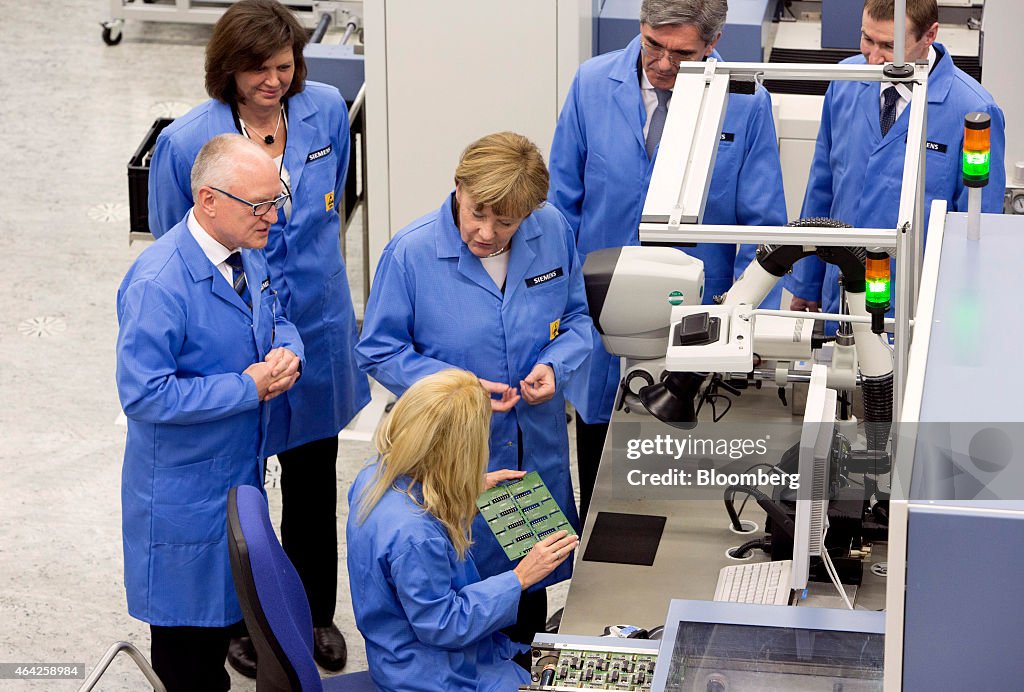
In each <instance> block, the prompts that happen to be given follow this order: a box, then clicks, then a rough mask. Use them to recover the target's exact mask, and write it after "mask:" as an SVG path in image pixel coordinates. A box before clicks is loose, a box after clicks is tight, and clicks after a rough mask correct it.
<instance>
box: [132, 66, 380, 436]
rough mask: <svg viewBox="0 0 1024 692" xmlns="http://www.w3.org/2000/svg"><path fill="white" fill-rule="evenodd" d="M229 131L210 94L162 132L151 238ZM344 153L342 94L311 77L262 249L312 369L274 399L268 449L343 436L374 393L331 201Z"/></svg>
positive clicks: (340, 183)
mask: <svg viewBox="0 0 1024 692" xmlns="http://www.w3.org/2000/svg"><path fill="white" fill-rule="evenodd" d="M226 132H237V129H236V128H235V124H234V120H233V119H232V115H231V107H230V106H228V105H227V104H226V103H222V102H220V101H216V100H210V101H207V102H206V103H203V104H200V105H199V106H196V107H195V108H193V109H192V110H191V111H189V112H188V113H186V114H185V115H183V116H181V117H180V118H178V119H176V120H175V121H174V122H173V123H171V124H170V125H168V126H167V128H165V129H164V130H163V131H162V132H161V133H160V136H159V137H158V138H157V142H156V146H155V148H154V150H153V161H152V164H151V166H150V173H149V227H150V230H152V231H153V235H155V236H157V237H158V238H159V237H160V236H161V235H163V234H164V233H165V232H167V230H168V229H169V228H171V226H173V225H174V224H175V223H177V221H178V220H180V219H181V217H182V216H184V214H185V212H186V211H188V209H189V208H190V207H191V206H192V192H191V187H190V175H191V171H192V162H193V161H195V158H196V155H197V154H198V153H199V149H200V148H201V147H202V146H203V145H204V144H205V143H206V142H208V141H209V140H210V139H211V138H213V137H215V136H216V135H219V134H224V133H226ZM348 157H349V136H348V112H347V110H346V109H345V101H344V100H343V99H342V98H341V95H340V94H339V93H338V91H337V89H335V88H334V87H330V86H327V85H324V84H320V83H318V82H306V88H305V89H304V90H303V91H301V92H299V93H298V94H295V95H294V96H292V97H291V98H289V99H288V141H287V144H286V145H285V152H284V166H285V168H287V169H288V172H289V173H290V174H291V191H292V210H291V217H290V218H288V219H287V221H286V220H285V216H284V213H279V214H278V220H277V223H275V224H274V225H273V227H271V229H270V238H269V240H268V242H267V248H266V252H267V262H268V264H269V266H270V276H271V280H272V281H273V283H274V286H275V288H276V289H277V291H278V294H279V300H280V303H281V305H283V306H284V309H285V314H286V315H287V316H288V319H290V320H291V321H292V322H293V323H294V324H295V326H296V327H297V328H298V330H299V334H301V335H302V341H303V343H304V344H305V347H306V354H307V356H308V357H309V366H308V367H307V368H305V369H304V370H303V371H302V377H300V378H299V381H298V382H296V384H295V386H294V387H293V388H292V389H291V391H289V392H288V393H287V394H284V395H283V396H279V397H277V398H276V399H274V400H272V401H271V402H270V408H271V416H272V420H273V422H272V424H271V427H270V433H269V437H268V439H267V454H268V455H270V454H276V453H277V452H281V451H284V450H287V449H291V448H293V447H297V446H299V445H301V444H305V443H307V442H312V441H314V440H321V439H324V438H328V437H333V436H335V435H337V434H338V432H339V431H340V430H341V429H342V428H344V427H345V425H347V424H348V422H349V421H350V420H352V418H353V417H355V415H356V413H358V412H359V410H360V409H361V408H362V407H363V406H365V405H366V403H367V402H368V401H369V399H370V390H369V383H368V382H367V380H366V377H365V376H364V375H362V374H361V373H360V372H359V370H358V368H357V367H356V365H355V362H354V360H353V358H352V349H353V348H354V347H355V343H356V339H357V338H358V334H357V332H356V318H355V312H354V311H353V309H352V296H351V294H350V293H349V287H348V276H347V275H346V273H345V262H344V259H343V258H342V256H341V246H340V243H339V229H340V223H341V221H340V217H339V216H338V211H337V209H336V208H335V205H336V204H340V203H341V197H342V191H343V189H344V187H345V173H346V172H347V170H348Z"/></svg>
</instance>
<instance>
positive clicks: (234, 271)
mask: <svg viewBox="0 0 1024 692" xmlns="http://www.w3.org/2000/svg"><path fill="white" fill-rule="evenodd" d="M224 261H225V262H227V263H228V266H229V267H231V285H232V286H234V288H235V293H237V294H238V296H239V297H240V298H241V299H242V300H243V301H244V302H245V304H246V305H247V306H248V307H249V309H250V310H252V296H251V295H250V294H249V286H248V285H247V284H246V282H245V270H244V269H243V268H242V254H241V253H240V252H237V251H236V252H232V253H231V254H230V255H228V258H227V259H226V260H224Z"/></svg>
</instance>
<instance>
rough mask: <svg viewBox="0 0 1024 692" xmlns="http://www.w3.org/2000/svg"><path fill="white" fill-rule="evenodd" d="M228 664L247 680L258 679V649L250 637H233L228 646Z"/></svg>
mask: <svg viewBox="0 0 1024 692" xmlns="http://www.w3.org/2000/svg"><path fill="white" fill-rule="evenodd" d="M228 663H230V664H231V667H232V668H234V669H235V670H237V671H238V672H239V673H241V674H242V675H244V676H245V677H247V678H253V679H254V680H255V679H256V647H255V646H253V645H252V639H249V637H233V638H232V639H231V643H229V644H228Z"/></svg>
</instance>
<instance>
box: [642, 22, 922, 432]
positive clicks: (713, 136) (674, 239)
mask: <svg viewBox="0 0 1024 692" xmlns="http://www.w3.org/2000/svg"><path fill="white" fill-rule="evenodd" d="M897 33H899V32H897ZM897 54H898V55H902V52H898V53H897ZM902 63H903V61H902V60H899V61H898V62H897V63H895V64H896V66H897V67H899V66H900V65H902ZM904 69H905V70H906V74H904V75H901V76H892V75H893V71H892V70H891V66H883V65H814V64H793V65H779V64H769V63H724V62H717V61H714V60H710V61H708V62H706V63H700V62H694V63H683V64H681V65H680V66H679V78H678V79H677V81H676V84H677V87H679V86H682V89H681V91H684V92H686V93H687V98H685V99H682V102H683V104H684V106H683V108H682V109H680V110H681V111H682V112H681V113H680V114H678V115H677V116H676V117H673V112H674V110H673V109H669V115H668V119H667V120H666V123H665V133H664V135H663V136H662V146H661V147H660V148H659V151H658V158H657V160H656V162H655V166H654V171H653V172H652V176H651V183H650V186H649V188H648V195H647V199H646V201H645V204H644V210H643V214H642V216H641V223H640V234H639V235H640V242H641V243H654V244H672V245H679V244H682V243H687V242H718V243H781V244H788V245H837V246H863V247H867V248H870V249H874V248H878V249H884V250H887V251H888V252H889V254H890V255H894V256H895V257H896V262H897V274H898V275H899V276H900V277H902V278H901V280H900V281H899V282H898V283H897V285H896V320H895V337H896V348H895V352H894V357H893V371H894V386H895V392H894V394H895V396H894V401H893V420H895V421H898V420H900V413H901V409H902V402H903V397H904V393H905V389H906V379H907V361H908V358H909V349H910V338H911V322H912V318H913V315H912V314H911V313H912V308H913V306H914V304H915V303H916V301H917V299H918V296H919V287H918V284H919V282H920V275H921V248H922V246H923V243H922V242H920V241H919V238H921V237H922V236H921V230H922V229H923V225H924V181H925V177H924V176H925V141H926V132H927V111H928V65H927V63H926V62H919V63H916V64H914V65H913V66H909V65H907V66H905V67H904ZM732 79H736V80H748V81H754V82H758V83H760V82H762V81H763V80H764V79H795V80H821V79H827V80H832V81H838V80H852V81H872V82H909V83H911V84H912V85H913V89H914V98H913V99H911V101H910V123H909V129H908V131H907V148H906V155H905V157H904V163H903V179H902V186H901V191H900V207H899V214H898V216H897V225H896V227H895V228H894V229H888V228H881V229H879V228H874V229H857V228H855V229H832V228H814V227H806V226H804V227H799V228H791V227H786V226H782V227H780V226H771V227H759V226H754V227H750V226H724V225H723V226H701V225H691V224H693V223H694V222H697V223H698V224H699V221H700V219H701V218H702V217H703V211H704V203H705V201H706V199H707V191H708V189H709V187H710V184H711V176H712V173H713V168H714V156H713V155H712V156H710V157H709V156H707V155H706V153H705V152H706V150H707V148H708V147H709V146H710V147H713V148H715V149H717V144H718V140H719V138H720V137H721V129H722V122H723V121H724V118H725V107H726V102H727V100H728V99H727V98H725V96H722V97H721V98H719V95H721V94H726V95H727V93H728V89H727V86H728V82H729V80H732ZM722 85H725V87H723V86H722ZM696 90H699V94H698V95H697V97H693V96H691V95H690V94H691V93H692V92H693V91H696ZM709 109H710V110H709ZM715 123H717V128H716V127H714V124H715ZM894 251H895V252H894Z"/></svg>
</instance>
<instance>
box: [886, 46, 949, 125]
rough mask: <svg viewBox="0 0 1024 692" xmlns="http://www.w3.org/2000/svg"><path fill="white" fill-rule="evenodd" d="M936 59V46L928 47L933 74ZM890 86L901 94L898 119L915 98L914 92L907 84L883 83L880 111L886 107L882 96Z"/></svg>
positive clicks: (897, 104)
mask: <svg viewBox="0 0 1024 692" xmlns="http://www.w3.org/2000/svg"><path fill="white" fill-rule="evenodd" d="M935 59H936V54H935V46H928V71H929V72H931V70H932V68H933V67H935ZM890 86H895V88H896V91H897V92H899V95H900V100H899V101H897V102H896V117H897V118H898V117H900V115H901V114H902V113H903V109H904V108H906V107H907V105H908V104H909V103H910V99H911V97H912V96H913V91H912V90H911V89H910V86H909V85H907V84H905V83H903V82H899V83H897V84H895V85H894V84H893V83H892V82H882V83H881V84H880V85H879V87H878V108H879V111H881V109H882V106H884V105H885V97H884V96H882V94H883V93H884V92H885V90H886V89H887V88H889V87H890Z"/></svg>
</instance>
